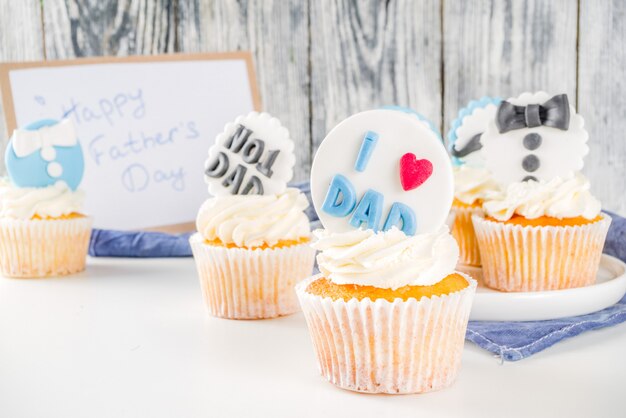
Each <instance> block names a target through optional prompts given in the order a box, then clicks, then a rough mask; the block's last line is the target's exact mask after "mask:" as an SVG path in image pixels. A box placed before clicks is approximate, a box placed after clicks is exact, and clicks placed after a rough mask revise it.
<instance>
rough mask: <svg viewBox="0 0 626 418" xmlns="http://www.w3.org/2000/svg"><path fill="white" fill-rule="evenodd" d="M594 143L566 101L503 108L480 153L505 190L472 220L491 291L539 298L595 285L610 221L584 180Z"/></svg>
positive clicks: (528, 97) (537, 98)
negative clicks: (540, 293)
mask: <svg viewBox="0 0 626 418" xmlns="http://www.w3.org/2000/svg"><path fill="white" fill-rule="evenodd" d="M587 139H588V134H587V131H586V130H585V128H584V120H583V118H582V116H581V115H579V114H577V113H576V110H575V109H574V108H573V107H572V106H571V105H570V104H569V102H568V98H567V96H566V95H564V94H561V95H556V96H550V95H548V94H547V93H545V92H537V93H523V94H521V95H520V96H518V97H515V98H511V99H508V100H506V101H503V102H502V103H500V105H499V106H498V109H497V112H496V114H495V117H494V119H493V120H492V121H491V122H490V123H489V125H488V126H487V129H486V131H485V133H484V134H483V135H482V137H481V143H482V150H481V153H482V155H483V157H484V159H485V167H486V168H487V169H488V170H489V171H490V172H491V173H492V176H493V178H494V180H496V181H497V182H498V183H499V184H500V185H501V187H502V190H501V192H500V193H498V194H496V195H494V196H492V197H491V198H489V199H487V200H485V202H484V204H483V209H484V212H485V214H484V215H474V216H473V218H472V219H473V224H474V229H475V232H476V238H477V242H478V245H479V248H480V253H481V258H482V266H483V279H484V282H485V284H486V285H487V286H489V287H492V288H494V289H497V290H502V291H509V292H511V291H540V290H555V289H567V288H572V287H581V286H587V285H590V284H593V283H594V282H595V278H596V273H597V271H598V266H599V263H600V256H601V254H602V248H603V246H604V240H605V238H606V234H607V232H608V229H609V225H610V223H611V219H610V217H609V216H607V215H606V214H603V213H601V211H600V210H601V205H600V202H599V201H598V199H596V198H595V197H594V196H593V195H592V194H591V192H590V185H589V181H588V180H587V179H586V178H585V177H584V176H583V175H582V174H581V173H580V170H581V169H582V168H583V158H584V156H585V155H586V154H587V153H588V151H589V149H588V147H587Z"/></svg>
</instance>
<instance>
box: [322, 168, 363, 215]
mask: <svg viewBox="0 0 626 418" xmlns="http://www.w3.org/2000/svg"><path fill="white" fill-rule="evenodd" d="M354 205H356V192H355V191H354V187H352V183H350V180H348V179H347V178H345V177H344V176H342V175H341V174H336V175H335V177H333V180H332V181H331V182H330V186H329V187H328V193H326V199H324V204H323V205H322V210H323V211H324V212H326V213H328V214H329V215H332V216H336V217H338V218H343V217H344V216H348V214H349V213H350V212H352V209H354Z"/></svg>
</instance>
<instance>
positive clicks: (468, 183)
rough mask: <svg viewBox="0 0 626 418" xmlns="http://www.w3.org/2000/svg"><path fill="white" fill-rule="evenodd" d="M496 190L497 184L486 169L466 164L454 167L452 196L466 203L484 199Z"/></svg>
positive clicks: (469, 203)
mask: <svg viewBox="0 0 626 418" xmlns="http://www.w3.org/2000/svg"><path fill="white" fill-rule="evenodd" d="M498 190H499V187H498V184H497V183H496V182H495V181H494V180H493V178H492V177H491V173H490V172H489V171H488V170H487V169H484V168H475V167H470V166H467V165H463V166H461V167H455V168H454V197H455V198H456V199H457V200H459V201H461V202H463V203H465V204H466V205H471V204H473V203H475V202H476V201H477V200H486V199H488V198H489V197H491V196H493V195H494V194H495V193H497V192H498Z"/></svg>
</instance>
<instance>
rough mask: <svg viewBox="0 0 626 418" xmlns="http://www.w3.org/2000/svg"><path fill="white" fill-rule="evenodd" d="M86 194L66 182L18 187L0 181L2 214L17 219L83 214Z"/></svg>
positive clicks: (0, 211)
mask: <svg viewBox="0 0 626 418" xmlns="http://www.w3.org/2000/svg"><path fill="white" fill-rule="evenodd" d="M83 200H84V193H83V192H82V191H81V190H76V191H73V190H72V189H70V188H69V187H68V186H67V184H65V182H63V181H58V182H57V183H55V184H54V185H52V186H48V187H15V186H13V185H11V184H10V183H9V182H8V181H7V180H2V181H0V217H6V218H14V219H32V218H33V217H34V216H36V215H37V216H39V217H41V218H58V217H60V216H63V215H69V214H71V213H80V212H81V211H82V207H83Z"/></svg>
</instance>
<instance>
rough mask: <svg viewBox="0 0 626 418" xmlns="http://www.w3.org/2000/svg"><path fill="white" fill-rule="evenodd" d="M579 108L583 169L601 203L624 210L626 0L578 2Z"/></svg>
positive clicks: (625, 164)
mask: <svg viewBox="0 0 626 418" xmlns="http://www.w3.org/2000/svg"><path fill="white" fill-rule="evenodd" d="M580 6H581V8H580V34H579V37H580V38H579V40H580V47H579V84H578V108H579V111H580V113H581V114H582V115H583V116H584V117H585V125H586V127H587V130H588V131H589V148H590V152H589V155H588V156H587V159H586V160H585V172H586V173H587V175H588V176H589V178H590V179H591V184H592V190H593V192H594V194H596V196H598V198H599V199H600V200H601V201H602V203H603V206H604V207H606V208H607V209H612V210H615V211H618V212H620V213H621V214H626V198H625V197H624V192H625V191H626V141H625V140H624V133H625V132H626V23H625V22H626V2H624V1H622V0H611V1H595V0H583V1H582V2H581V4H580Z"/></svg>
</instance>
